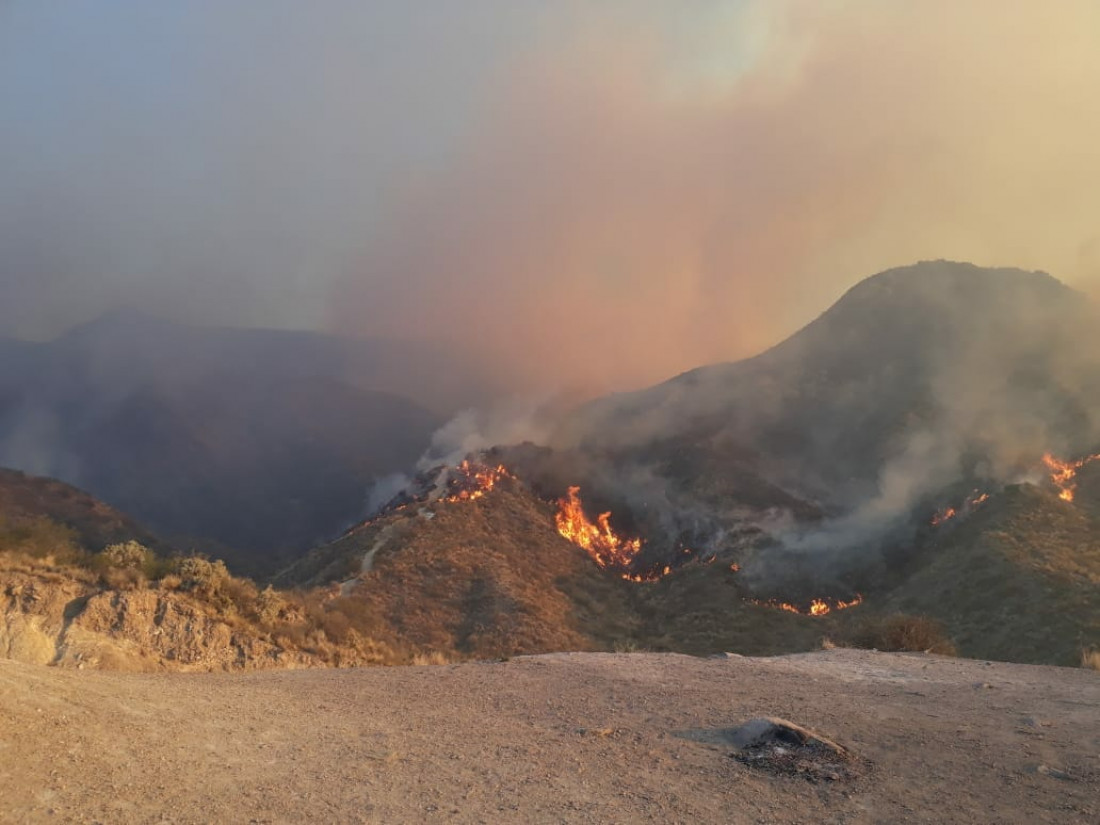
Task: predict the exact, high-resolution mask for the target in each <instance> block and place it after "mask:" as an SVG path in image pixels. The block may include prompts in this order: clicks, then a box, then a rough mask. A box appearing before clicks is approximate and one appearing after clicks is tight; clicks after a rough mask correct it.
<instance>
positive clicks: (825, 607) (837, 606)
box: [749, 593, 863, 616]
mask: <svg viewBox="0 0 1100 825" xmlns="http://www.w3.org/2000/svg"><path fill="white" fill-rule="evenodd" d="M749 601H750V602H752V603H753V604H755V605H759V606H760V607H771V608H774V609H776V610H785V611H787V612H788V613H797V614H798V615H799V616H825V615H828V614H829V613H832V612H833V611H836V610H847V609H848V608H849V607H856V606H857V605H860V604H863V596H862V595H861V594H859V593H857V594H856V597H855V598H854V599H852V600H851V601H850V602H845V601H841V600H840V599H833V600H831V601H832V604H830V603H829V602H830V600H829V599H812V600H811V601H810V603H809V605H808V606H805V607H799V606H798V605H794V604H791V603H790V602H784V601H780V600H779V599H767V600H761V599H749Z"/></svg>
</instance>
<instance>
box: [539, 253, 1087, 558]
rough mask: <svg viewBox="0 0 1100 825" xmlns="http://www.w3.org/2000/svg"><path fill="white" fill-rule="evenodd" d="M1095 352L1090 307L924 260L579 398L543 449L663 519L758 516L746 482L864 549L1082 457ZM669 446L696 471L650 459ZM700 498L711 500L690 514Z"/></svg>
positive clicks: (1001, 274) (1026, 280)
mask: <svg viewBox="0 0 1100 825" xmlns="http://www.w3.org/2000/svg"><path fill="white" fill-rule="evenodd" d="M1097 352H1100V315H1098V314H1097V310H1096V308H1095V307H1094V306H1093V305H1092V304H1091V303H1090V302H1089V301H1088V300H1087V299H1086V298H1085V297H1084V296H1083V295H1081V294H1080V293H1077V292H1075V291H1073V290H1071V289H1069V288H1067V287H1065V286H1063V285H1062V284H1060V283H1059V282H1058V281H1056V280H1055V279H1053V278H1051V277H1050V276H1048V275H1045V274H1042V273H1033V272H1023V271H1020V270H999V269H982V268H979V267H975V266H972V265H969V264H959V263H951V262H945V261H940V262H926V263H921V264H916V265H914V266H910V267H903V268H899V269H895V270H889V271H887V272H883V273H880V274H878V275H875V276H873V277H871V278H868V279H866V280H864V281H862V282H860V283H859V284H857V285H856V286H855V287H853V288H852V289H851V290H849V292H848V293H847V294H845V295H844V296H843V297H842V298H841V299H840V300H839V301H838V302H837V303H836V304H835V305H834V306H833V307H831V308H830V309H829V310H828V311H826V312H825V313H824V314H823V315H822V316H821V317H820V318H818V319H817V320H816V321H814V322H813V323H811V324H809V325H808V326H807V327H806V328H805V329H803V330H801V331H800V332H798V333H796V334H795V335H793V336H791V337H790V338H789V339H787V340H786V341H784V342H782V343H780V344H778V345H777V346H775V347H774V348H772V349H770V350H768V351H767V352H765V353H763V354H761V355H759V356H757V357H755V358H750V359H748V360H745V361H740V362H737V363H732V364H719V365H713V366H707V367H702V368H700V369H697V370H693V371H692V372H688V373H685V374H683V375H681V376H678V377H676V378H674V379H672V380H671V381H668V382H666V383H663V384H660V385H658V386H655V387H652V388H650V389H646V390H643V391H640V392H637V393H633V394H624V395H616V396H611V397H608V398H605V399H600V400H598V401H596V402H593V403H592V404H590V405H588V406H586V407H584V408H582V409H581V410H580V411H578V412H577V413H576V414H575V415H574V416H573V417H571V418H569V419H568V420H566V421H565V422H564V424H563V425H562V427H561V428H560V430H559V432H558V434H557V436H556V438H555V439H554V440H553V446H556V447H557V448H558V449H561V450H567V451H568V450H573V451H575V452H578V453H581V454H582V455H581V456H580V457H579V458H578V461H579V462H585V463H588V464H592V463H599V464H601V465H602V466H601V472H602V473H603V474H604V475H605V476H606V477H607V479H608V485H609V486H613V487H618V488H619V489H620V490H621V491H622V492H621V493H620V495H622V496H624V497H625V496H629V495H630V494H631V492H632V491H631V488H632V487H634V488H639V494H640V495H646V494H647V491H646V490H644V489H643V488H642V485H641V484H639V483H638V482H637V481H636V479H639V478H643V479H644V480H648V481H650V482H651V486H653V487H656V488H659V489H660V491H661V493H662V494H663V495H665V496H666V497H667V498H668V499H669V501H670V506H669V507H668V508H667V509H668V510H670V511H684V510H689V509H694V510H695V511H696V512H697V513H698V514H699V515H700V516H701V517H709V518H711V519H713V520H714V521H715V522H716V523H718V524H724V523H725V522H726V521H728V519H726V518H725V516H726V515H727V514H729V513H730V512H731V511H733V510H735V509H737V508H739V507H743V508H747V509H748V510H751V511H755V512H756V513H757V514H758V515H761V514H762V511H763V510H764V509H765V508H764V507H761V506H760V504H759V503H758V502H756V501H754V500H753V496H752V494H751V492H750V494H749V495H745V494H744V493H742V492H741V489H742V488H744V489H747V490H749V491H755V490H759V489H760V488H761V484H760V482H761V481H762V482H764V483H765V484H767V485H770V486H771V487H774V488H778V489H779V490H781V491H782V492H783V493H785V494H786V495H788V496H790V497H792V498H793V499H796V500H798V501H803V502H806V503H807V504H808V505H810V508H809V509H813V508H814V507H816V509H817V512H819V513H821V514H823V515H826V516H828V517H829V524H830V525H833V526H836V527H840V528H843V530H844V532H845V533H847V534H849V535H848V536H847V539H848V541H849V542H850V541H851V540H852V538H853V537H856V536H857V534H858V535H859V537H862V536H864V535H866V536H870V537H872V538H875V539H877V538H879V537H881V534H882V533H883V532H885V531H887V530H888V529H890V528H891V527H893V526H895V525H896V523H897V521H898V520H899V519H900V520H905V519H907V518H908V517H909V516H910V511H911V509H912V508H913V507H915V506H919V505H922V504H924V503H925V500H926V499H928V498H930V497H935V496H937V495H939V494H940V493H941V491H943V490H944V489H945V488H948V487H951V486H952V485H955V484H969V485H970V486H971V487H974V486H981V484H980V483H981V482H987V481H994V482H998V483H1000V484H1004V483H1009V482H1012V481H1016V480H1020V477H1021V476H1022V475H1023V474H1025V473H1026V472H1028V471H1030V470H1032V469H1033V468H1034V467H1035V465H1037V464H1038V463H1039V458H1040V456H1041V455H1042V454H1043V453H1044V452H1048V451H1049V452H1051V453H1053V454H1055V455H1057V456H1065V457H1076V456H1080V455H1084V454H1088V453H1090V452H1092V451H1094V449H1095V448H1096V447H1097V445H1100V415H1098V413H1097V412H1096V411H1097V410H1100V362H1098V360H1097V357H1096V353H1097ZM685 451H694V452H695V453H699V454H703V455H706V456H707V460H706V461H702V462H701V461H698V460H693V459H692V460H687V461H681V462H678V463H677V462H675V461H670V460H668V459H667V458H666V455H667V454H672V455H676V454H682V453H684V452H685ZM700 488H702V489H704V490H706V489H710V488H714V489H720V490H722V491H723V493H724V495H722V496H721V497H720V498H718V497H716V499H717V500H715V501H714V502H707V506H704V507H699V506H697V505H698V503H699V502H698V499H699V496H698V491H699V490H700ZM650 498H652V496H650ZM780 509H784V510H787V511H788V512H789V513H790V514H791V515H792V516H793V517H794V518H795V519H796V520H802V521H805V519H806V516H805V513H806V512H808V510H807V508H805V507H804V508H802V512H799V510H798V509H797V508H792V507H789V506H788V507H781V508H780ZM811 520H812V519H811ZM841 520H843V521H841ZM826 526H828V525H826ZM803 528H805V529H801V532H808V526H807V525H803ZM795 532H799V531H795ZM821 543H824V544H835V543H836V539H835V537H834V536H832V535H825V536H824V537H823V538H822V541H821Z"/></svg>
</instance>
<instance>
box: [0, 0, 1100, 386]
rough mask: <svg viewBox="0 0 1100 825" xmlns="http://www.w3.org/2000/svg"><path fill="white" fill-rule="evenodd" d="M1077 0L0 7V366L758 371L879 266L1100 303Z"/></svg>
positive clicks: (1099, 151) (1086, 42)
mask: <svg viewBox="0 0 1100 825" xmlns="http://www.w3.org/2000/svg"><path fill="white" fill-rule="evenodd" d="M1098 39H1100V4H1098V3H1095V2H1093V1H1092V0H1055V2H1051V3H1043V4H1039V3H1034V2H1031V0H1022V1H1021V0H952V1H951V2H948V1H947V0H922V2H902V0H804V1H803V0H728V2H723V1H722V0H688V2H685V1H684V0H670V1H669V2H658V0H603V2H580V1H579V0H576V1H574V0H553V1H552V0H543V2H536V1H535V0H464V2H462V3H454V2H447V0H423V2H417V3H408V2H373V3H362V2H354V1H353V0H317V2H311V3H301V2H295V1H294V0H236V2H234V3H224V2H219V1H218V0H172V1H171V2H168V0H112V2H107V1H106V0H99V1H98V2H91V0H69V2H66V3H42V2H40V0H0V127H2V128H0V335H11V336H16V337H28V338H48V337H50V336H52V335H55V334H57V333H58V332H59V331H61V330H63V329H65V328H67V327H69V326H71V325H73V324H77V323H81V322H83V321H87V320H89V319H90V318H93V317H95V316H96V315H98V314H100V313H102V312H104V311H106V310H109V309H112V308H115V307H119V306H128V307H136V308H139V309H143V310H146V311H149V312H153V313H156V314H160V315H164V316H166V317H171V318H175V319H180V320H186V321H193V322H198V323H213V324H240V325H249V326H277V327H290V328H308V329H319V330H325V331H331V332H335V333H339V334H345V335H360V336H377V335H387V336H394V337H400V338H432V339H439V340H442V341H444V342H446V343H447V344H448V345H450V346H454V347H456V348H458V349H461V350H463V351H465V352H467V353H469V354H470V355H472V356H474V357H476V358H478V359H481V360H482V361H484V362H485V363H487V364H489V365H491V366H492V368H493V369H496V370H498V371H499V372H500V374H501V375H503V376H506V377H507V379H508V380H509V381H510V382H511V383H512V385H513V386H514V387H515V388H516V390H517V391H522V392H532V391H555V390H571V391H579V392H603V391H608V390H621V389H629V388H633V387H637V386H642V385H644V384H646V383H651V382H654V381H657V380H660V379H662V378H665V377H668V376H670V375H673V374H676V373H677V372H680V371H682V370H685V369H688V368H690V367H693V366H696V365H699V364H703V363H709V362H714V361H720V360H730V359H735V358H739V357H744V356H747V355H751V354H754V353H755V352H758V351H760V350H762V349H763V348H766V347H767V346H769V345H771V344H773V343H776V342H777V341H779V340H781V339H782V338H784V337H785V336H786V335H788V334H790V333H791V332H793V331H795V330H796V329H797V328H798V327H800V326H801V325H803V324H805V323H806V322H807V321H809V320H811V319H812V318H813V317H815V316H816V315H817V314H819V313H820V312H822V311H824V310H825V309H826V308H827V307H828V305H829V304H831V303H832V302H833V301H835V300H836V299H837V298H838V297H839V296H840V295H841V294H842V293H843V292H844V290H846V289H847V288H849V287H850V286H852V285H854V284H855V283H856V282H858V281H859V280H861V279H862V278H864V277H866V276H869V275H871V274H873V273H875V272H878V271H881V270H883V269H886V268H889V267H891V266H897V265H903V264H908V263H912V262H914V261H916V260H922V259H936V258H949V259H956V260H968V261H972V262H974V263H978V264H983V265H991V266H992V265H1010V266H1019V267H1023V268H1026V269H1042V270H1045V271H1049V272H1051V273H1052V274H1054V275H1055V276H1057V277H1059V278H1061V279H1062V280H1064V281H1066V282H1067V283H1070V284H1072V285H1074V286H1077V287H1079V288H1081V289H1083V290H1085V291H1089V292H1093V293H1100V148H1098V147H1100V94H1097V93H1096V90H1097V89H1100V50H1097V49H1096V48H1095V44H1096V43H1097V42H1098Z"/></svg>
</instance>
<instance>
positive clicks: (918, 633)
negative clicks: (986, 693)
mask: <svg viewBox="0 0 1100 825" xmlns="http://www.w3.org/2000/svg"><path fill="white" fill-rule="evenodd" d="M847 643H848V644H847V646H849V647H862V648H867V649H873V650H884V651H909V652H914V653H938V654H940V655H941V656H954V655H956V654H957V653H958V651H957V650H956V649H955V643H954V642H952V641H951V639H950V637H949V636H948V635H947V632H946V631H945V630H944V627H943V625H942V624H941V623H940V622H938V621H936V620H935V619H931V618H929V617H928V616H910V615H907V614H904V613H895V614H894V615H892V616H886V617H883V618H880V619H870V620H867V621H865V622H864V624H863V625H861V626H859V627H857V628H856V630H855V631H854V632H853V634H852V637H851V638H850V639H848V640H847Z"/></svg>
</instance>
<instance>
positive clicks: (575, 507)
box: [554, 487, 670, 582]
mask: <svg viewBox="0 0 1100 825" xmlns="http://www.w3.org/2000/svg"><path fill="white" fill-rule="evenodd" d="M580 491H581V488H580V487H570V488H569V493H568V495H567V497H566V498H562V499H558V512H557V514H556V515H555V516H554V523H555V524H556V525H557V527H558V532H559V533H560V534H561V535H562V536H563V537H564V538H566V539H568V540H569V541H571V542H573V544H575V545H577V546H578V547H582V548H584V549H585V550H586V551H588V555H590V556H591V557H592V559H593V560H594V561H595V562H596V564H598V565H599V566H600V567H604V568H611V569H616V570H620V571H623V572H622V577H623V578H624V579H627V580H628V581H636V582H643V581H656V580H657V579H659V578H661V577H662V576H665V575H668V573H669V572H670V569H669V567H668V566H665V567H664V568H662V569H660V570H654V571H650V572H648V573H634V572H631V570H630V568H631V566H632V565H633V563H634V558H635V557H636V556H637V555H638V553H639V552H640V551H641V549H642V540H641V539H627V538H624V537H622V536H620V535H619V534H617V533H616V532H615V531H614V529H612V527H611V513H610V512H607V513H600V515H599V516H597V518H596V521H595V523H593V522H591V521H589V520H588V517H587V516H586V515H585V514H584V506H583V505H582V504H581V500H580V496H579V495H578V494H579V493H580Z"/></svg>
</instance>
